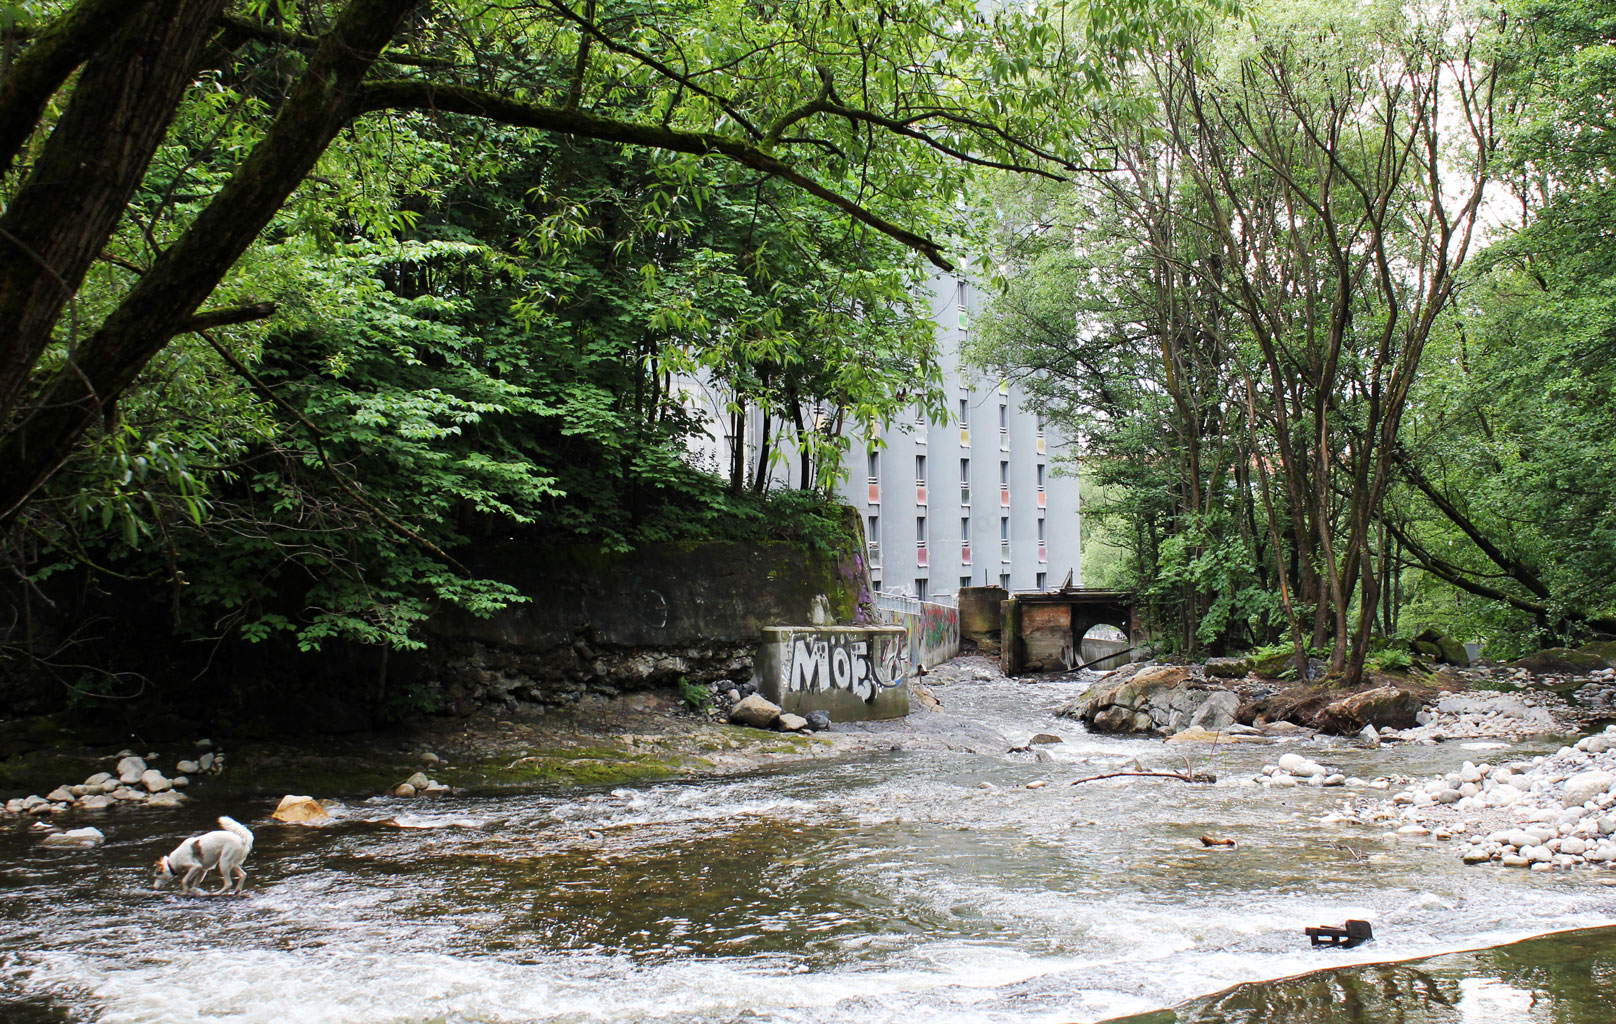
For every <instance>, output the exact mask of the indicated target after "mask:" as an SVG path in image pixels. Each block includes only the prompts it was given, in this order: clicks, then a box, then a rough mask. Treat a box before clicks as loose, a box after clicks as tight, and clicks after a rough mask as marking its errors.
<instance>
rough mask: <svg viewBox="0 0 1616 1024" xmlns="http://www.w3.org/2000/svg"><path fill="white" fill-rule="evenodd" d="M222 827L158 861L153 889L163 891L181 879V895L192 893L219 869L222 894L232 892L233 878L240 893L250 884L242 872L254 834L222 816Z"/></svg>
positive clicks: (175, 849) (220, 822) (244, 872)
mask: <svg viewBox="0 0 1616 1024" xmlns="http://www.w3.org/2000/svg"><path fill="white" fill-rule="evenodd" d="M219 825H220V828H219V829H218V830H217V831H214V832H209V833H207V834H206V835H200V836H192V837H191V838H189V839H187V840H186V841H185V842H183V843H181V844H180V845H178V846H176V847H174V852H173V853H171V854H169V855H168V856H166V857H159V858H157V869H156V873H155V875H154V877H153V878H152V887H153V888H155V889H161V888H163V887H164V886H165V885H167V884H168V883H169V882H172V881H173V880H174V879H175V877H176V876H178V877H179V879H180V892H190V891H191V887H192V886H194V885H196V884H197V883H199V882H201V881H202V879H203V877H204V876H205V875H206V874H207V873H208V872H209V871H213V870H215V869H216V870H218V872H219V880H220V881H221V882H222V883H223V884H222V885H220V887H219V891H220V892H227V891H229V889H230V882H231V878H232V877H234V879H235V884H236V891H237V892H240V891H241V887H242V886H243V885H245V884H246V882H247V872H246V871H244V870H242V867H241V862H242V861H244V860H246V859H247V854H249V853H251V852H252V845H253V834H252V833H251V832H249V831H248V830H247V827H246V826H245V825H243V824H241V823H240V822H239V821H236V820H235V819H234V818H229V817H224V816H222V815H221V816H220V818H219Z"/></svg>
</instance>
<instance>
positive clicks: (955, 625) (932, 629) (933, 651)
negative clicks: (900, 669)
mask: <svg viewBox="0 0 1616 1024" xmlns="http://www.w3.org/2000/svg"><path fill="white" fill-rule="evenodd" d="M875 605H876V607H877V608H879V609H881V611H882V612H884V613H886V614H887V615H888V616H890V617H891V619H892V621H893V622H894V623H895V624H897V625H899V626H902V627H903V628H904V629H905V630H906V631H907V632H908V634H909V663H910V664H911V665H924V666H925V667H926V668H934V667H936V666H938V665H941V664H942V663H943V662H945V661H947V660H948V659H949V658H952V657H954V656H955V655H957V654H959V651H960V613H959V609H958V608H955V607H953V606H952V605H946V604H936V603H934V602H932V601H920V600H917V599H915V598H913V597H899V596H897V595H895V594H876V595H875Z"/></svg>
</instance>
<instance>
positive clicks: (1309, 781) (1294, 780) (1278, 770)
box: [1253, 754, 1389, 789]
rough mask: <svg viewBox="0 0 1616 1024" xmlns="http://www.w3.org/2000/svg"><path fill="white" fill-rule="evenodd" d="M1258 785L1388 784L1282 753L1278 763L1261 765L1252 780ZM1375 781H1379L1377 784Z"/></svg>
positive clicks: (1285, 787)
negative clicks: (1348, 776) (1347, 774)
mask: <svg viewBox="0 0 1616 1024" xmlns="http://www.w3.org/2000/svg"><path fill="white" fill-rule="evenodd" d="M1253 781H1255V782H1257V783H1259V784H1260V785H1263V786H1269V787H1271V788H1276V789H1288V788H1291V787H1294V786H1329V787H1334V786H1346V785H1353V786H1370V787H1374V788H1379V789H1385V788H1387V786H1388V785H1389V783H1387V782H1386V780H1384V779H1377V780H1376V781H1375V782H1365V781H1364V780H1363V779H1348V778H1347V777H1346V776H1345V775H1343V774H1341V773H1340V772H1337V771H1332V770H1330V769H1329V768H1326V767H1324V766H1323V765H1322V764H1319V763H1318V762H1317V761H1314V760H1311V759H1309V758H1306V757H1303V756H1302V755H1301V754H1284V755H1282V756H1281V757H1280V759H1279V763H1278V764H1265V765H1263V769H1262V774H1261V775H1258V776H1256V777H1255V779H1254V780H1253ZM1376 783H1379V785H1378V786H1377V785H1376Z"/></svg>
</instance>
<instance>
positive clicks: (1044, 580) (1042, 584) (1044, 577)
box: [1034, 572, 1049, 591]
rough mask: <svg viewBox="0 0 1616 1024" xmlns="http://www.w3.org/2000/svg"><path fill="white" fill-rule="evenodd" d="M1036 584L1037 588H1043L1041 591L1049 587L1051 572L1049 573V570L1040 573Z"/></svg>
mask: <svg viewBox="0 0 1616 1024" xmlns="http://www.w3.org/2000/svg"><path fill="white" fill-rule="evenodd" d="M1034 585H1035V586H1037V588H1038V589H1039V590H1041V591H1042V590H1046V589H1048V587H1049V573H1047V572H1041V573H1039V574H1038V577H1037V582H1036V583H1035V584H1034Z"/></svg>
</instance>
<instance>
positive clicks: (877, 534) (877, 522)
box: [865, 516, 881, 544]
mask: <svg viewBox="0 0 1616 1024" xmlns="http://www.w3.org/2000/svg"><path fill="white" fill-rule="evenodd" d="M865 539H866V540H868V541H869V542H870V543H871V544H874V543H875V542H876V541H878V540H880V539H881V517H880V516H871V517H870V528H869V530H868V531H867V535H866V537H865Z"/></svg>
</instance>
